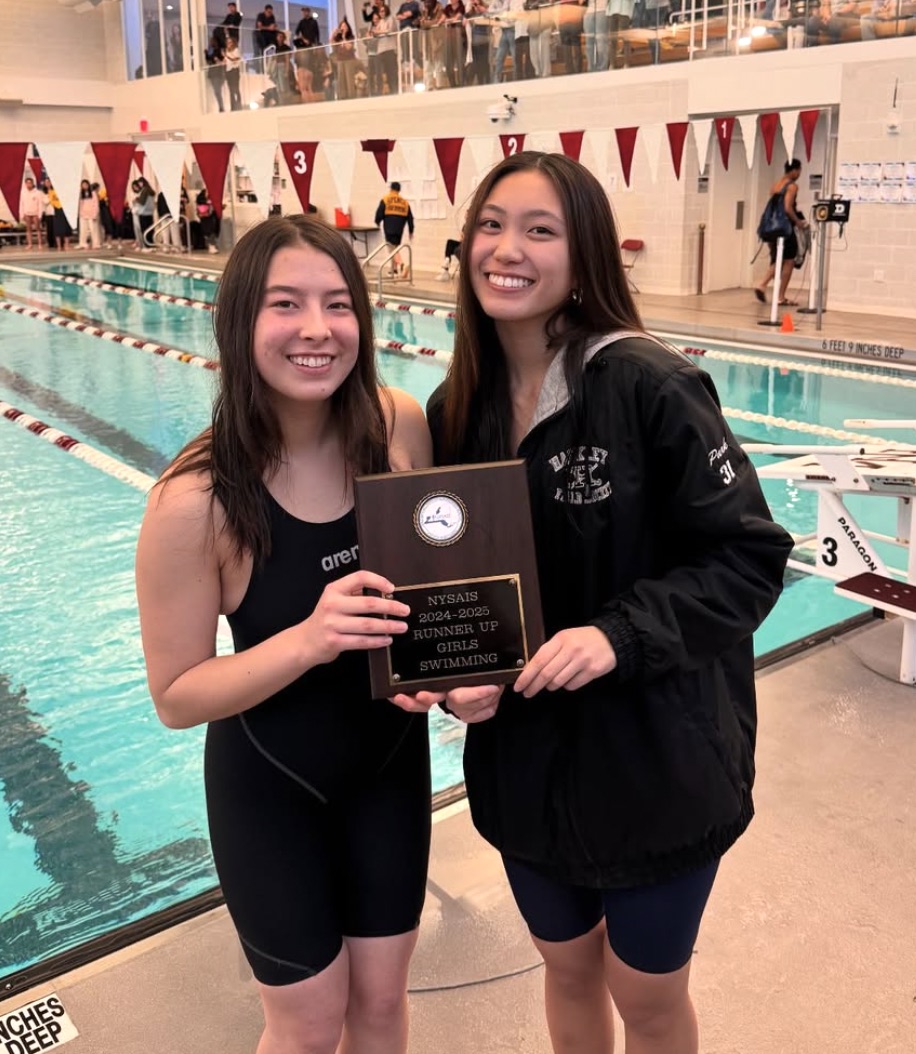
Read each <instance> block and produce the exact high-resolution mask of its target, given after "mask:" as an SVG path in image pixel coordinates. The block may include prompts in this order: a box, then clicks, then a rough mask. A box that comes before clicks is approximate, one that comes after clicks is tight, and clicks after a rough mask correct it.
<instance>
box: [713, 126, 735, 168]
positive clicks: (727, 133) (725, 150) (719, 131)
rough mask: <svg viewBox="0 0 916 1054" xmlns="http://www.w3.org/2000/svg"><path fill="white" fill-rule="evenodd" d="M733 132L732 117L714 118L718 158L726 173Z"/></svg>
mask: <svg viewBox="0 0 916 1054" xmlns="http://www.w3.org/2000/svg"><path fill="white" fill-rule="evenodd" d="M734 131H735V119H734V117H717V118H716V139H718V141H719V156H720V157H721V158H722V167H723V168H724V169H725V171H726V172H727V171H728V155H729V154H730V153H731V148H732V134H733V133H734Z"/></svg>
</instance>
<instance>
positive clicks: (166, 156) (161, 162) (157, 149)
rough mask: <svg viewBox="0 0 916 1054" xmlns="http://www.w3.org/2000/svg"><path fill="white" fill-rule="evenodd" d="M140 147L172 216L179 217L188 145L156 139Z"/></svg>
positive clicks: (141, 144)
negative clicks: (182, 178)
mask: <svg viewBox="0 0 916 1054" xmlns="http://www.w3.org/2000/svg"><path fill="white" fill-rule="evenodd" d="M139 145H140V147H141V148H142V149H143V151H144V153H145V154H146V157H147V160H148V161H149V166H150V168H151V169H152V170H153V172H154V173H155V176H156V181H157V182H158V184H159V189H160V190H161V191H162V193H163V194H164V195H165V200H166V204H167V205H168V207H169V210H170V211H171V213H172V216H177V215H178V213H179V212H180V211H181V177H182V175H183V173H184V160H185V157H186V156H187V152H188V144H187V143H183V142H175V141H172V140H158V139H156V140H153V141H151V142H148V143H140V144H139Z"/></svg>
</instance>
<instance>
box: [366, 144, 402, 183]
mask: <svg viewBox="0 0 916 1054" xmlns="http://www.w3.org/2000/svg"><path fill="white" fill-rule="evenodd" d="M360 145H361V146H362V148H363V150H365V151H366V152H367V153H370V154H374V155H375V163H376V164H377V165H378V170H379V172H381V173H382V179H384V181H385V182H386V183H387V182H388V155H389V154H390V153H391V151H392V150H394V140H393V139H362V140H360Z"/></svg>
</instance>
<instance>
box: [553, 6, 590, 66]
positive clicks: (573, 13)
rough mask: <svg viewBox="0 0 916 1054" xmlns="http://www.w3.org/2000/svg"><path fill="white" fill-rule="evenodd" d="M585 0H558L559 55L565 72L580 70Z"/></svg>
mask: <svg viewBox="0 0 916 1054" xmlns="http://www.w3.org/2000/svg"><path fill="white" fill-rule="evenodd" d="M585 3H586V0H560V5H561V6H560V28H559V36H560V56H561V60H562V62H563V67H564V72H565V73H581V72H582V65H583V63H582V23H583V20H584V17H585V12H584V11H583V7H584V5H585Z"/></svg>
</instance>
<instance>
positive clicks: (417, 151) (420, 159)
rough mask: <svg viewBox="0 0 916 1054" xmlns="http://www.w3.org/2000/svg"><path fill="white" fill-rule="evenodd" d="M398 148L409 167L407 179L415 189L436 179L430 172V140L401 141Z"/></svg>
mask: <svg viewBox="0 0 916 1054" xmlns="http://www.w3.org/2000/svg"><path fill="white" fill-rule="evenodd" d="M398 146H399V147H400V148H401V154H402V155H403V157H404V164H405V165H406V166H407V178H408V179H409V180H410V182H411V183H413V185H414V186H415V187H420V186H421V185H422V184H423V183H424V182H425V181H426V180H430V179H435V178H436V177H435V174H434V173H433V172H431V171H430V161H429V148H430V142H429V140H428V139H399V140H398Z"/></svg>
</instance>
